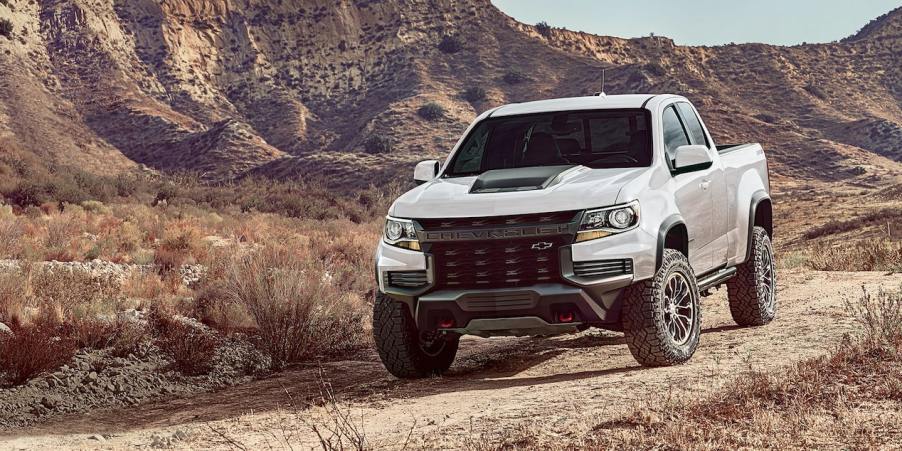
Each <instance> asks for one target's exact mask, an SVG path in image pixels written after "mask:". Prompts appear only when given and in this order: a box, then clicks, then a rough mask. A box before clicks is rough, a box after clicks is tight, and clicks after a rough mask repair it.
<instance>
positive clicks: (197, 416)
mask: <svg viewBox="0 0 902 451" xmlns="http://www.w3.org/2000/svg"><path fill="white" fill-rule="evenodd" d="M779 284H780V288H779V298H778V302H779V307H778V317H777V319H776V320H775V321H774V322H773V323H771V324H770V325H768V326H765V327H762V328H749V329H743V328H739V327H737V326H735V325H734V324H733V323H732V320H731V319H730V315H729V310H728V308H727V304H726V294H725V290H720V291H718V292H716V293H715V294H714V295H713V296H710V297H708V298H705V299H704V300H703V311H704V317H703V327H704V331H703V335H702V339H701V345H700V346H699V348H698V351H697V352H696V353H695V356H694V357H693V358H692V360H691V361H690V362H689V363H687V364H685V365H681V366H676V367H669V368H655V369H647V368H641V367H639V366H638V365H637V364H636V362H635V361H634V360H633V358H632V356H631V355H630V353H629V351H628V350H627V348H626V345H625V344H624V342H623V339H622V338H621V337H620V336H619V335H618V334H615V333H610V332H602V331H588V332H585V333H582V334H579V335H571V336H563V337H556V338H553V339H538V338H509V339H502V338H495V339H478V338H467V339H465V340H464V342H463V343H462V344H461V352H460V353H459V354H458V360H457V362H456V363H455V365H454V367H453V368H452V371H451V372H450V374H448V375H446V376H444V377H441V378H434V379H429V380H420V381H399V380H396V379H393V378H392V377H390V376H388V375H387V373H386V372H385V371H384V370H383V369H382V367H381V364H380V363H379V362H378V361H377V360H376V358H375V356H367V357H365V358H363V359H361V360H359V361H346V362H334V363H329V364H323V365H321V366H313V365H311V366H308V367H304V368H296V369H293V370H291V371H288V372H285V373H282V374H280V375H277V376H275V377H272V378H269V379H265V380H260V381H256V382H253V383H250V384H246V385H243V386H239V387H234V388H229V389H226V390H224V391H221V392H218V393H211V394H202V395H198V396H194V397H191V398H187V399H173V400H168V401H162V402H157V403H152V404H148V405H143V406H140V407H137V408H126V409H120V410H108V411H98V412H93V413H91V414H88V415H81V416H78V417H68V418H66V417H63V418H59V419H56V420H54V421H53V423H50V424H44V425H41V426H37V427H33V428H29V429H27V430H21V431H7V432H6V433H5V435H0V448H4V449H7V448H12V449H24V448H59V447H68V448H106V449H119V448H126V447H150V446H153V447H166V446H168V447H174V448H181V449H183V448H211V447H212V448H237V447H247V448H248V449H256V448H266V447H274V448H287V447H288V445H289V444H290V445H293V446H294V447H295V448H300V449H306V448H310V447H312V446H314V445H316V442H315V436H314V434H313V432H312V429H311V427H310V425H311V424H312V425H320V426H322V425H325V424H328V422H329V421H330V418H331V417H330V416H328V415H327V414H326V413H325V409H323V408H321V407H319V406H314V407H309V406H310V405H311V403H316V401H317V400H319V399H320V398H321V393H322V387H323V381H327V382H328V383H329V384H330V385H331V387H332V388H333V390H334V392H335V393H336V396H337V398H338V399H339V400H340V402H339V405H340V406H342V407H341V408H342V409H345V410H344V411H346V412H348V413H349V414H350V415H351V418H352V420H353V421H354V422H355V424H358V428H359V429H360V430H361V431H363V432H364V433H365V434H366V438H367V441H368V442H369V443H370V444H373V445H377V446H386V447H389V448H391V447H398V448H401V447H402V446H403V445H404V444H405V443H406V442H407V440H408V437H413V440H414V441H418V442H420V443H423V442H424V441H425V442H426V443H436V441H435V438H436V437H442V438H440V439H438V443H446V444H447V443H459V442H457V441H456V440H455V439H451V438H450V437H457V438H458V439H459V438H460V437H468V436H469V437H472V436H474V435H473V434H476V433H480V432H485V431H494V430H499V429H504V428H509V427H512V426H515V425H522V424H525V423H529V424H533V425H540V426H541V427H543V428H546V429H547V430H548V431H550V432H551V433H560V434H571V433H574V431H579V430H580V428H584V427H586V426H587V425H592V424H595V423H598V422H600V421H602V420H604V419H606V418H610V417H612V416H614V415H616V414H618V413H621V412H623V411H625V410H627V409H633V408H635V407H639V406H641V405H645V404H647V403H649V402H660V401H662V400H665V399H667V398H672V397H697V396H700V395H702V394H704V393H706V392H710V391H712V390H716V389H717V388H719V387H721V386H723V384H724V383H726V382H728V381H730V380H731V379H732V378H733V377H734V376H735V375H736V374H737V373H740V372H743V371H747V370H749V369H755V370H779V368H780V367H784V366H786V365H789V364H791V363H792V362H796V361H799V360H801V359H805V358H808V357H813V356H816V355H819V354H823V353H825V352H826V351H828V350H829V349H830V348H831V347H832V346H834V345H835V344H836V343H837V342H838V340H840V339H841V337H842V335H843V334H845V333H849V332H852V331H854V330H855V325H854V324H853V321H852V320H851V319H850V318H849V317H848V316H847V315H846V313H845V310H844V307H843V300H844V299H853V300H854V299H857V297H858V295H859V294H860V293H861V287H862V286H866V287H868V288H869V289H876V288H877V287H884V288H889V289H893V288H898V287H899V286H900V284H902V274H894V275H889V274H884V273H816V272H789V273H786V272H784V273H782V274H781V279H780V280H779ZM446 437H448V438H449V439H448V440H447V441H446V440H444V438H446ZM230 441H231V442H230ZM298 445H300V446H298Z"/></svg>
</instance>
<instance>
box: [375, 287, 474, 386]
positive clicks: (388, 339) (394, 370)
mask: <svg viewBox="0 0 902 451" xmlns="http://www.w3.org/2000/svg"><path fill="white" fill-rule="evenodd" d="M373 338H374V339H375V341H376V349H377V350H378V352H379V358H380V359H381V360H382V364H383V365H385V369H387V370H388V372H389V373H391V374H392V375H394V376H395V377H399V378H420V377H427V376H432V375H438V374H442V373H444V372H445V371H447V370H448V368H450V367H451V364H452V363H453V362H454V357H455V356H456V355H457V347H458V344H459V342H460V340H459V338H458V337H454V338H448V337H442V336H434V337H431V340H424V337H422V336H421V334H420V331H419V330H417V326H416V322H415V321H414V319H413V317H412V316H411V314H410V309H409V308H407V305H405V304H404V303H402V302H398V301H396V300H394V299H392V298H391V297H389V296H387V295H385V294H384V293H381V292H379V291H378V290H377V291H376V299H375V303H374V304H373ZM426 338H430V337H426Z"/></svg>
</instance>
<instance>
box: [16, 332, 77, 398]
mask: <svg viewBox="0 0 902 451" xmlns="http://www.w3.org/2000/svg"><path fill="white" fill-rule="evenodd" d="M10 329H11V331H12V333H4V332H0V387H9V386H15V385H19V384H22V383H24V382H26V381H27V380H29V379H31V378H33V377H35V376H37V375H39V374H41V373H44V372H46V371H50V370H53V369H56V368H58V367H59V366H60V365H62V364H63V363H65V362H67V361H68V360H69V359H71V358H72V356H73V355H74V354H75V350H76V349H75V343H74V341H73V340H72V339H71V338H69V337H68V336H66V334H65V331H64V330H63V329H62V328H61V327H60V326H58V325H56V324H52V323H43V322H39V323H33V324H29V325H21V324H18V323H12V325H10Z"/></svg>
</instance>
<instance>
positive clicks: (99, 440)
mask: <svg viewBox="0 0 902 451" xmlns="http://www.w3.org/2000/svg"><path fill="white" fill-rule="evenodd" d="M88 440H96V441H98V442H105V441H106V438H104V437H103V436H102V435H100V434H94V435H92V436H90V437H88Z"/></svg>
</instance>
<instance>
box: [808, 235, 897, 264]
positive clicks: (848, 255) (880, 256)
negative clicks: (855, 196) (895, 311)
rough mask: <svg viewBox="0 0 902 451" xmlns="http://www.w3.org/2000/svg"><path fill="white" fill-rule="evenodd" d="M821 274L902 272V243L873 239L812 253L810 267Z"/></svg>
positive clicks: (838, 245) (823, 247)
mask: <svg viewBox="0 0 902 451" xmlns="http://www.w3.org/2000/svg"><path fill="white" fill-rule="evenodd" d="M806 264H807V265H808V266H809V267H810V268H811V269H815V270H818V271H893V272H899V271H902V241H891V240H887V239H880V238H872V239H867V240H862V241H854V242H846V243H841V244H836V245H833V246H824V245H821V246H818V247H816V248H815V249H813V250H811V251H809V253H808V259H807V263H806Z"/></svg>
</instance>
